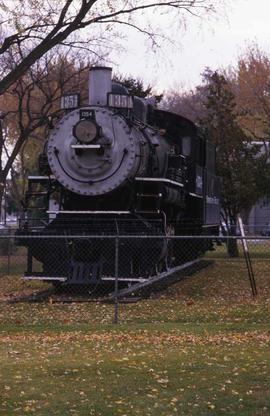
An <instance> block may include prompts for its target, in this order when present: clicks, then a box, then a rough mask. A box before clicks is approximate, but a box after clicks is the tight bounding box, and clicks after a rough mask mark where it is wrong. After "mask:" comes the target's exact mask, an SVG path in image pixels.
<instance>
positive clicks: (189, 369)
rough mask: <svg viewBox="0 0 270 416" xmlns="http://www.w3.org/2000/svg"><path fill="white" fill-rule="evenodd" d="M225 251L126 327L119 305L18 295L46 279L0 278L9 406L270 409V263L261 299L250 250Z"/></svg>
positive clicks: (262, 263) (1, 399)
mask: <svg viewBox="0 0 270 416" xmlns="http://www.w3.org/2000/svg"><path fill="white" fill-rule="evenodd" d="M215 255H216V260H215V263H214V265H213V266H211V267H209V268H207V269H204V270H201V271H200V272H199V273H198V274H195V275H193V276H190V277H189V278H187V279H185V280H183V281H180V282H178V283H176V284H175V285H173V286H171V287H170V288H167V289H166V290H165V291H164V292H161V293H158V294H155V295H153V296H152V297H151V298H149V299H145V300H143V301H140V302H138V303H136V304H120V310H119V313H120V324H119V325H117V326H116V325H113V324H112V319H113V305H110V304H103V303H71V304H59V303H50V302H48V301H47V302H40V303H34V304H33V303H32V304H31V303H27V302H20V303H9V302H7V301H8V300H9V299H11V298H12V297H13V296H14V295H16V296H17V295H18V294H22V295H25V294H29V293H32V292H36V291H38V290H40V285H39V284H33V283H25V282H22V281H21V280H20V279H19V277H18V276H12V277H2V278H1V277H0V297H1V300H2V302H0V392H1V395H0V415H16V414H18V415H25V414H35V415H102V416H103V415H108V416H111V415H122V416H124V415H128V416H130V415H131V416H133V415H143V416H147V415H156V416H160V415H164V416H169V415H185V416H186V415H237V416H238V415H239V416H241V415H250V416H253V415H269V414H270V383H269V380H270V328H269V318H270V288H269V283H270V261H269V260H268V259H267V258H266V256H262V258H260V256H258V258H256V261H254V270H255V273H256V280H257V286H258V291H259V296H258V298H257V299H256V300H253V299H252V298H251V296H250V289H249V283H248V277H247V274H246V269H245V264H244V262H243V259H240V260H237V259H236V260H231V261H228V260H227V259H226V258H221V257H222V256H221V255H220V258H219V256H217V254H215ZM269 259H270V258H269ZM42 288H43V289H44V288H45V286H42Z"/></svg>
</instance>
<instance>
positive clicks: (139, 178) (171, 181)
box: [135, 176, 184, 188]
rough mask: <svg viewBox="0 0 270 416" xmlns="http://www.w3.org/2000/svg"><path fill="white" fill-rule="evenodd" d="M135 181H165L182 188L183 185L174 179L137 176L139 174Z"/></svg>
mask: <svg viewBox="0 0 270 416" xmlns="http://www.w3.org/2000/svg"><path fill="white" fill-rule="evenodd" d="M135 181H142V182H165V183H170V184H171V185H176V186H180V188H183V187H184V185H183V184H182V183H181V182H176V181H173V180H171V179H167V178H148V177H139V176H137V177H136V178H135Z"/></svg>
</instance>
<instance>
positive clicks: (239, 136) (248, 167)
mask: <svg viewBox="0 0 270 416" xmlns="http://www.w3.org/2000/svg"><path fill="white" fill-rule="evenodd" d="M204 79H205V81H206V83H207V89H208V94H207V97H206V101H205V106H206V109H207V115H206V117H205V118H204V119H202V120H201V121H200V123H201V125H202V127H203V128H204V130H205V131H206V134H207V137H208V139H209V140H211V141H212V142H213V143H214V144H215V145H216V148H217V174H218V175H219V176H220V177H221V206H222V216H223V220H224V221H225V223H226V226H227V230H228V232H229V235H235V234H236V226H237V216H238V215H239V214H240V213H241V212H243V211H250V210H251V208H252V206H253V205H254V204H255V203H256V202H257V201H258V199H259V198H260V197H262V195H263V194H264V193H265V183H266V177H268V176H269V168H267V169H265V168H266V166H267V164H266V160H265V155H264V154H263V153H262V149H261V146H260V145H258V144H256V143H254V142H252V141H251V139H250V136H247V134H246V133H245V132H244V130H243V129H242V128H241V127H240V125H239V123H238V120H237V117H238V115H237V112H236V104H235V97H234V94H233V93H232V91H231V89H230V86H229V83H228V82H227V80H226V79H225V77H224V75H221V74H219V73H218V72H214V73H211V72H210V71H208V72H206V74H205V76H204ZM264 179H265V180H264ZM228 253H229V255H230V256H237V255H238V250H237V244H236V240H230V244H228Z"/></svg>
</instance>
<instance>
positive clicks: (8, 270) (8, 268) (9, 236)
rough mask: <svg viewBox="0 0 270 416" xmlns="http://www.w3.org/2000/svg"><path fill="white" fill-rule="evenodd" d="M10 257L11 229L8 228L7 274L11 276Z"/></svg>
mask: <svg viewBox="0 0 270 416" xmlns="http://www.w3.org/2000/svg"><path fill="white" fill-rule="evenodd" d="M10 256H11V228H10V227H9V228H8V264H7V273H8V275H10Z"/></svg>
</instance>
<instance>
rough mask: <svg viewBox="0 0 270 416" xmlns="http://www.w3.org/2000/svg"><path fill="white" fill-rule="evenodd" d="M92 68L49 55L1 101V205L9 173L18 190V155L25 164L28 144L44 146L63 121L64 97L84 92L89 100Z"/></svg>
mask: <svg viewBox="0 0 270 416" xmlns="http://www.w3.org/2000/svg"><path fill="white" fill-rule="evenodd" d="M88 68H89V66H88V65H85V64H84V63H80V62H79V63H77V65H74V62H73V61H70V60H68V59H67V57H66V56H58V57H57V58H53V57H52V56H49V55H48V56H47V57H46V59H43V60H42V62H40V61H37V62H36V63H35V64H34V65H33V66H32V68H31V69H29V70H28V71H27V72H26V73H25V74H24V75H23V76H22V77H21V78H19V80H18V81H17V82H16V83H14V84H13V85H12V87H10V88H9V89H8V90H7V91H6V92H5V93H4V94H3V95H2V96H1V97H0V110H1V129H0V132H1V135H0V156H1V165H0V205H1V200H2V197H3V192H4V189H5V186H6V181H7V177H8V175H9V172H11V179H12V180H13V184H14V189H15V185H16V184H15V182H14V178H15V177H16V175H15V162H16V159H17V158H18V155H20V161H21V162H23V161H24V159H25V157H23V155H22V150H24V152H25V150H26V149H25V145H26V143H27V141H29V140H30V141H31V140H32V139H33V140H34V141H36V142H38V143H40V145H41V146H42V145H43V144H44V142H45V139H46V137H47V136H48V131H49V129H50V128H51V126H52V125H53V123H54V121H55V120H57V119H58V117H60V115H61V110H60V105H59V104H60V97H61V95H62V94H63V93H65V92H67V91H68V92H75V91H76V92H77V91H78V90H81V91H82V92H84V95H83V94H81V98H82V100H83V101H85V100H86V98H87V97H86V96H85V91H86V94H87V90H86V89H85V87H84V86H85V84H86V83H87V76H88ZM28 156H29V157H31V155H30V154H29V153H28ZM35 156H36V152H35V155H33V157H35ZM17 161H18V159H17ZM22 165H23V163H22V164H21V167H22ZM15 191H16V193H17V194H18V191H17V190H16V189H15Z"/></svg>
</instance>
